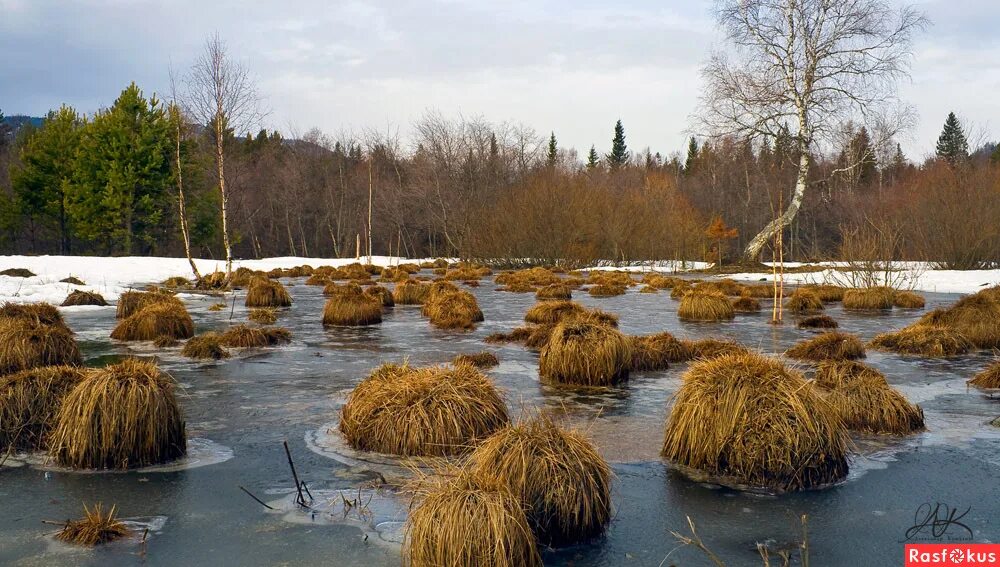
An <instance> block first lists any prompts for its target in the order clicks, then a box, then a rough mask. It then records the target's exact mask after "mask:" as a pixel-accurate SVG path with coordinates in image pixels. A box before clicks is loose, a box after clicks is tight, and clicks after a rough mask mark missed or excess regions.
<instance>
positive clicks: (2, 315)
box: [0, 302, 66, 327]
mask: <svg viewBox="0 0 1000 567" xmlns="http://www.w3.org/2000/svg"><path fill="white" fill-rule="evenodd" d="M4 320H8V321H10V320H20V321H29V322H34V323H39V324H42V325H58V326H60V327H65V326H66V322H65V321H63V318H62V314H61V313H59V309H58V308H57V307H56V306H55V305H52V304H49V303H10V302H6V303H4V304H3V306H2V307H0V321H4Z"/></svg>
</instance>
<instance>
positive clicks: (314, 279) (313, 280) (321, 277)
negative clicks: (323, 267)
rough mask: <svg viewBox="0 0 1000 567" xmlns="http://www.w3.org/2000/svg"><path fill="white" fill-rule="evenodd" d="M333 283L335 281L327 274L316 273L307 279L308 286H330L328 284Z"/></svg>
mask: <svg viewBox="0 0 1000 567" xmlns="http://www.w3.org/2000/svg"><path fill="white" fill-rule="evenodd" d="M332 281H333V280H332V279H330V277H329V276H328V275H326V274H320V273H315V272H314V273H313V275H311V276H309V277H308V278H306V281H305V284H306V285H326V284H328V283H330V282H332Z"/></svg>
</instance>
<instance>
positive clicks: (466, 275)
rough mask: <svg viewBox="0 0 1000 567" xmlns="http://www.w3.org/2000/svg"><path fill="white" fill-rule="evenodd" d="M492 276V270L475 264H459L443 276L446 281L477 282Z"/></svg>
mask: <svg viewBox="0 0 1000 567" xmlns="http://www.w3.org/2000/svg"><path fill="white" fill-rule="evenodd" d="M492 274H493V270H491V269H489V268H487V267H486V266H479V265H477V264H460V265H458V266H457V267H454V268H452V269H450V270H448V271H447V272H445V274H444V279H446V280H463V281H470V280H478V279H479V278H483V277H486V276H489V275H492Z"/></svg>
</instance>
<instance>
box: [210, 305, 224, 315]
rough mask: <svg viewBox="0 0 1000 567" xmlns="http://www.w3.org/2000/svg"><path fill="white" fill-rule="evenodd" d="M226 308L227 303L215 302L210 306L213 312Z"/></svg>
mask: <svg viewBox="0 0 1000 567" xmlns="http://www.w3.org/2000/svg"><path fill="white" fill-rule="evenodd" d="M225 308H226V304H225V303H213V304H211V305H209V306H208V310H209V311H211V312H213V313H217V312H219V311H222V310H223V309H225Z"/></svg>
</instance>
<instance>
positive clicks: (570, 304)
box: [524, 301, 618, 327]
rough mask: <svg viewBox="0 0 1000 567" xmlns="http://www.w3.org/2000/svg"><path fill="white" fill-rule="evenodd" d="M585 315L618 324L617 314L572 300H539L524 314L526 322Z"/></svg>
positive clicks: (592, 318) (614, 324)
mask: <svg viewBox="0 0 1000 567" xmlns="http://www.w3.org/2000/svg"><path fill="white" fill-rule="evenodd" d="M581 317H586V318H588V319H590V320H592V321H595V322H603V323H605V324H607V325H611V326H612V327H617V326H618V316H617V315H614V314H612V313H607V312H605V311H601V310H600V309H588V308H586V307H584V306H583V305H580V304H579V303H576V302H574V301H540V302H538V303H536V304H534V305H533V306H531V308H530V309H528V312H527V313H525V314H524V321H525V322H526V323H539V324H545V323H551V324H555V323H558V322H560V321H564V320H567V319H579V318H581Z"/></svg>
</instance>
